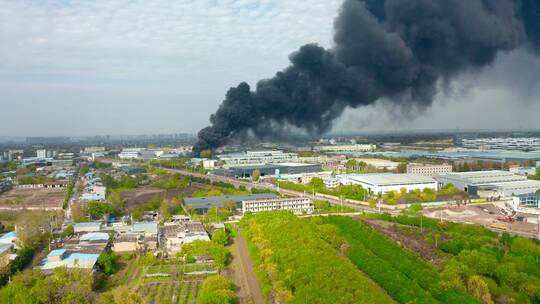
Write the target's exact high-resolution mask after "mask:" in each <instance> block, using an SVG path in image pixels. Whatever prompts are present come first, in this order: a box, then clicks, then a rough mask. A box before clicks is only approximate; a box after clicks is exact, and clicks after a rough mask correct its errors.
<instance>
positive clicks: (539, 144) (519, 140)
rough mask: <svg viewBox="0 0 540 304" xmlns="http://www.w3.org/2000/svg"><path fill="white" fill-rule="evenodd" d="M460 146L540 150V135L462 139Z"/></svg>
mask: <svg viewBox="0 0 540 304" xmlns="http://www.w3.org/2000/svg"><path fill="white" fill-rule="evenodd" d="M462 146H463V147H465V148H473V149H503V150H522V151H534V150H540V137H490V138H472V139H462Z"/></svg>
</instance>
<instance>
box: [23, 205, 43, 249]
mask: <svg viewBox="0 0 540 304" xmlns="http://www.w3.org/2000/svg"><path fill="white" fill-rule="evenodd" d="M16 227H17V228H16V230H17V241H18V242H19V245H20V246H21V247H26V248H31V249H38V248H40V246H41V244H42V243H43V242H44V241H45V240H46V239H47V238H48V236H49V235H50V231H51V228H52V227H51V218H50V216H49V214H47V212H43V211H26V212H25V213H23V214H22V215H21V216H20V217H19V218H18V220H17V225H16Z"/></svg>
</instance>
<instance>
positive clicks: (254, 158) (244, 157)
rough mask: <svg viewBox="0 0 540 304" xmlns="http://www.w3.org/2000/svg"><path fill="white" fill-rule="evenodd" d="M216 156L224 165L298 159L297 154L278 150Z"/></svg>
mask: <svg viewBox="0 0 540 304" xmlns="http://www.w3.org/2000/svg"><path fill="white" fill-rule="evenodd" d="M218 158H219V160H221V161H223V162H224V163H225V166H224V167H230V166H242V165H260V164H269V163H284V162H294V161H296V160H297V159H298V154H296V153H287V152H283V151H279V150H268V151H246V152H242V153H230V154H222V155H218Z"/></svg>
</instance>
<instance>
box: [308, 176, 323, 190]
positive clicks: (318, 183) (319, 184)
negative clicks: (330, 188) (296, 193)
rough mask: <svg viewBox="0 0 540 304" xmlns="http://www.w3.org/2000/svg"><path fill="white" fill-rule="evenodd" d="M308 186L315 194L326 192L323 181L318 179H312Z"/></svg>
mask: <svg viewBox="0 0 540 304" xmlns="http://www.w3.org/2000/svg"><path fill="white" fill-rule="evenodd" d="M309 186H310V188H312V189H313V190H315V191H316V192H326V190H327V189H326V185H325V184H324V181H323V179H322V178H320V177H313V178H312V179H311V180H310V181H309Z"/></svg>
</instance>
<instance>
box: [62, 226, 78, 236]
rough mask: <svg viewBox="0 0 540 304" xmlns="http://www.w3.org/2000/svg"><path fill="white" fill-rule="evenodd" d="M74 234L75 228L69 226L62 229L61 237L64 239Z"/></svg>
mask: <svg viewBox="0 0 540 304" xmlns="http://www.w3.org/2000/svg"><path fill="white" fill-rule="evenodd" d="M74 233H75V228H73V225H69V226H67V227H66V229H64V232H63V235H64V237H69V236H72V235H73V234H74Z"/></svg>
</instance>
